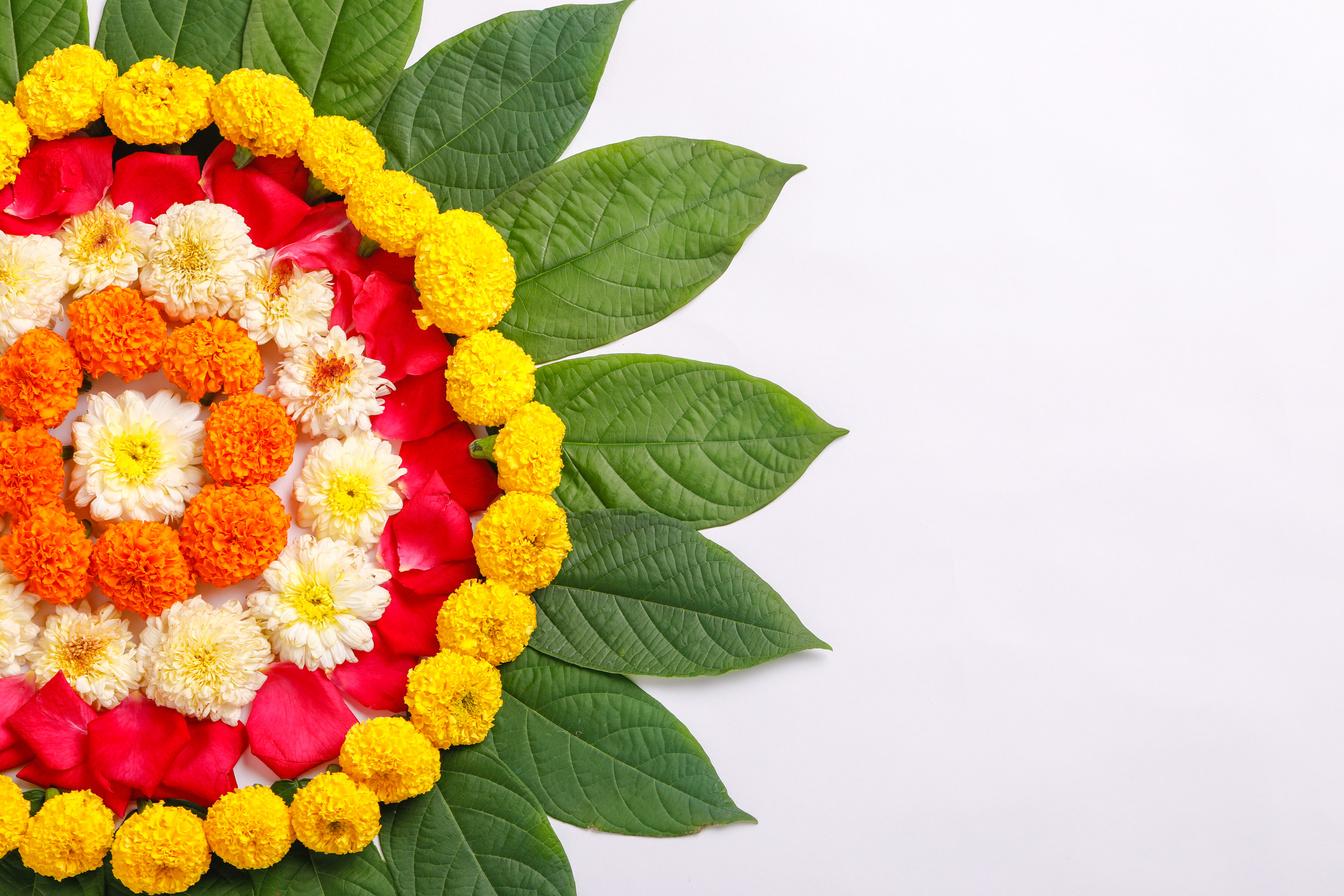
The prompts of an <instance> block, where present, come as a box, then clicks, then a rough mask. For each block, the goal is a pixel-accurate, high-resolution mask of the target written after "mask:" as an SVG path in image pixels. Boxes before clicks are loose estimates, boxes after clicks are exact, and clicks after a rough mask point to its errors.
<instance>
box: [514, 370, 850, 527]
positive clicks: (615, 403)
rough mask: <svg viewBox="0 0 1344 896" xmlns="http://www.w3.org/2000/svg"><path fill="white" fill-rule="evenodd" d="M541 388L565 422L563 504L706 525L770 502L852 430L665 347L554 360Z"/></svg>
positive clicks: (737, 374)
mask: <svg viewBox="0 0 1344 896" xmlns="http://www.w3.org/2000/svg"><path fill="white" fill-rule="evenodd" d="M537 400H538V401H542V402H545V403H546V404H548V405H550V406H551V407H552V408H554V409H555V412H556V413H557V414H559V415H560V417H561V419H563V420H564V421H565V425H566V427H568V429H567V430H566V432H565V444H564V459H565V469H564V476H563V477H562V479H561V481H560V488H559V490H557V491H556V498H557V499H559V501H560V503H561V504H563V505H564V506H565V507H567V508H569V510H571V511H573V512H576V513H577V512H581V511H584V510H597V509H599V508H602V507H623V508H628V509H631V510H651V511H654V512H656V513H662V514H665V515H667V516H670V517H672V518H673V519H678V520H683V521H685V522H688V523H691V524H692V525H694V526H696V527H697V528H700V529H703V528H705V527H707V526H720V525H723V524H724V523H730V522H732V521H733V520H736V519H740V518H742V517H744V516H746V515H747V514H749V513H752V512H754V511H756V510H759V509H760V508H762V507H764V506H765V505H766V504H769V503H770V502H771V501H773V500H774V499H775V498H776V497H778V496H779V494H780V493H781V492H783V491H784V490H785V489H787V488H788V487H789V486H790V485H792V484H793V482H794V480H796V479H797V478H798V477H799V476H801V475H802V474H803V471H804V470H806V469H807V466H808V464H810V463H811V462H812V461H813V459H814V458H816V456H817V455H818V454H820V453H821V450H822V449H823V448H825V447H826V446H827V445H828V444H830V443H831V441H833V440H834V439H835V438H837V437H838V436H841V435H844V433H845V430H843V429H837V428H836V427H834V426H831V425H830V424H829V423H827V422H826V421H825V420H822V419H821V418H820V417H818V416H817V415H816V414H814V413H813V412H812V410H811V409H810V408H808V407H807V405H805V404H803V403H802V402H801V401H799V400H798V399H797V398H794V397H793V396H792V395H790V394H789V393H788V392H785V391H784V390H783V389H781V388H780V387H779V386H776V385H774V384H773V383H768V382H766V381H765V380H762V379H757V378H756V377H753V376H748V375H747V374H745V373H743V372H742V371H740V370H735V369H733V368H732V367H723V366H719V365H716V364H701V363H699V362H698V361H687V360H684V359H682V358H668V357H664V356H662V355H602V356H600V357H596V358H576V359H573V360H569V361H560V362H559V363H556V364H548V365H547V366H545V367H542V368H539V369H538V370H537Z"/></svg>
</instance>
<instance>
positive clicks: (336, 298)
mask: <svg viewBox="0 0 1344 896" xmlns="http://www.w3.org/2000/svg"><path fill="white" fill-rule="evenodd" d="M381 5H382V7H384V10H383V11H384V12H386V13H388V15H386V16H384V17H383V18H385V19H386V20H387V24H385V25H374V26H371V25H369V23H368V22H367V21H365V20H363V19H355V18H343V17H342V14H341V13H340V11H330V15H331V17H332V18H331V19H330V21H328V22H326V23H325V26H327V30H328V31H329V32H330V33H331V34H332V35H333V37H332V40H331V42H330V47H329V48H328V49H327V51H326V60H327V62H328V63H331V64H329V65H323V64H319V65H318V66H317V68H316V70H313V69H310V68H302V67H301V68H299V69H290V68H289V67H288V66H287V65H286V63H285V60H286V59H292V58H297V54H296V53H294V52H288V51H289V50H292V49H293V46H291V45H292V44H293V41H294V40H296V38H295V37H294V33H293V31H292V29H291V30H289V31H286V30H285V29H283V28H275V29H274V30H272V26H273V24H274V18H273V17H274V15H275V12H276V10H277V9H283V7H284V3H283V2H278V3H277V2H263V0H256V2H254V3H253V4H252V5H251V7H250V12H249V13H248V15H247V17H246V18H247V23H246V30H245V31H244V30H242V28H243V25H242V24H241V23H239V22H235V23H234V24H233V25H229V24H227V23H226V22H224V18H226V17H222V18H221V19H220V22H218V23H216V24H214V25H212V26H211V27H212V28H215V29H217V32H218V33H215V32H209V29H206V31H203V32H201V33H199V34H195V35H194V36H191V37H189V36H187V35H186V33H185V31H184V34H183V36H182V38H181V39H180V40H179V42H178V43H177V45H176V46H175V48H172V49H171V50H170V51H169V53H168V54H166V55H163V56H153V57H151V58H147V59H139V58H125V57H124V56H122V55H119V51H118V52H113V51H112V50H109V48H108V47H107V46H106V45H104V44H103V43H102V42H101V38H100V42H99V43H98V45H97V46H96V47H90V46H88V45H87V43H86V42H87V39H88V35H87V33H83V34H81V33H79V32H78V30H76V31H75V32H74V33H70V34H67V35H65V40H66V42H67V43H68V44H69V45H63V44H61V43H59V42H58V43H56V44H54V45H53V46H49V47H45V48H44V47H33V46H23V47H20V54H19V55H20V57H23V56H24V55H25V54H28V55H35V56H36V57H37V58H35V59H34V61H33V64H32V65H31V68H29V69H28V71H27V72H26V73H16V75H17V74H22V77H21V78H17V81H16V83H15V84H14V85H13V87H14V91H13V103H12V104H11V103H0V187H2V188H3V190H0V231H3V233H0V351H2V352H3V355H0V410H2V411H3V414H4V419H3V420H0V456H3V457H4V458H5V463H4V466H3V468H0V513H3V514H4V515H5V517H6V519H7V528H6V530H5V531H4V534H3V535H0V563H2V564H3V571H0V667H3V668H0V673H2V674H3V675H4V676H5V677H3V678H0V757H2V758H3V762H0V766H3V767H4V768H7V769H13V770H15V771H14V774H15V776H16V777H17V778H18V779H19V780H22V781H26V782H30V783H32V784H34V785H37V789H34V790H30V791H27V792H21V791H20V790H19V788H18V787H16V786H15V785H14V783H13V780H12V779H11V778H4V779H3V780H0V855H3V856H4V859H3V861H2V862H0V883H3V882H5V881H6V880H8V881H9V882H10V883H9V884H8V886H9V888H10V889H15V890H17V889H25V888H27V887H28V886H29V883H33V882H32V878H33V876H34V875H40V876H42V877H45V878H52V879H55V880H57V881H63V880H67V879H78V880H79V882H80V884H79V885H80V887H81V888H82V890H81V892H85V893H88V892H103V891H104V889H106V888H109V887H112V886H113V885H112V883H111V881H116V882H117V883H116V886H117V887H120V888H124V889H127V890H129V891H131V892H134V893H180V892H186V891H188V890H190V889H191V888H192V887H193V886H195V885H196V884H197V883H198V882H200V881H202V879H203V878H205V877H206V876H207V875H209V876H210V878H211V880H212V882H213V883H212V884H211V885H213V886H216V887H218V890H211V892H220V893H234V892H237V893H239V894H242V893H252V892H253V890H254V888H255V890H256V891H257V892H266V893H274V894H281V893H288V892H294V893H308V892H314V891H315V890H314V889H313V888H314V887H315V886H317V884H316V882H315V881H316V878H315V877H314V875H317V874H318V869H319V868H320V869H321V873H322V874H324V875H325V876H326V877H329V878H336V879H343V878H350V879H358V880H360V881H361V884H360V886H362V887H363V890H362V892H368V893H373V894H376V896H395V894H397V893H412V892H421V891H427V890H430V889H432V890H433V891H434V892H445V893H447V892H453V893H457V892H462V893H471V892H478V891H480V890H482V889H483V888H486V889H492V890H503V889H512V890H518V891H522V890H529V891H536V892H556V893H564V892H573V880H572V877H571V875H570V871H569V866H568V863H567V861H566V860H565V858H564V854H563V851H562V850H561V849H560V846H559V841H558V840H556V838H555V836H554V833H553V831H552V830H551V828H550V825H549V822H548V821H547V818H546V816H547V815H550V816H551V817H554V818H557V819H560V820H563V821H567V822H571V823H574V824H578V825H583V826H587V827H595V828H598V829H602V830H609V831H618V832H622V833H629V834H642V835H675V834H686V833H692V832H694V831H696V830H699V829H700V828H702V827H704V826H706V825H709V824H723V823H728V822H732V821H737V820H742V819H746V818H749V817H750V816H748V815H746V813H744V812H742V810H740V809H739V808H738V807H737V806H736V805H735V804H734V803H733V801H732V800H731V799H730V798H729V797H728V795H727V792H726V790H725V788H724V786H723V784H722V783H721V782H720V780H719V778H718V776H717V775H716V774H715V772H714V770H713V767H712V765H711V764H710V762H709V760H708V757H706V756H705V755H704V753H703V751H702V750H701V749H700V748H699V745H698V744H696V742H695V740H694V739H693V738H692V737H691V735H690V733H689V732H687V731H686V729H685V727H684V726H682V725H681V724H680V723H679V722H677V721H676V719H675V718H673V717H672V716H671V715H670V713H668V712H667V710H666V709H664V708H663V707H662V706H661V705H660V704H658V703H657V702H656V701H654V700H653V699H652V698H651V697H649V696H648V695H647V694H645V693H644V692H643V691H642V690H641V689H640V688H639V687H638V686H637V685H635V684H634V683H633V682H632V681H630V679H629V678H627V677H625V676H627V675H635V674H651V675H671V676H684V675H707V674H719V673H722V672H726V671H730V670H733V669H738V668H743V667H746V666H751V665H755V664H757V663H760V662H764V661H765V660H768V659H771V658H774V657H777V656H781V655H784V654H787V653H791V652H794V651H797V650H801V649H806V648H811V647H824V646H825V645H824V644H822V642H820V641H819V640H818V639H817V638H816V637H815V636H813V635H812V634H811V633H810V632H808V631H807V629H806V628H804V627H803V625H802V624H801V623H800V622H799V621H798V619H797V617H796V616H794V614H793V613H792V612H791V611H790V610H789V608H788V607H787V605H786V604H785V603H784V602H783V600H782V598H780V596H779V595H778V594H777V593H776V592H775V591H773V590H772V589H771V588H770V587H769V586H768V585H766V584H765V583H764V582H763V581H761V580H760V579H759V578H758V577H757V576H755V574H754V573H752V572H751V571H750V570H749V569H747V568H746V567H745V566H743V565H742V564H741V563H740V561H738V560H736V558H734V557H733V556H732V555H731V554H728V553H727V552H726V551H724V550H722V549H721V548H718V547H717V546H715V545H714V544H712V543H711V542H709V541H708V540H707V539H705V538H704V536H702V535H700V534H699V532H698V531H697V530H698V529H701V528H705V527H708V526H713V525H719V524H722V523H726V522H731V521H732V520H734V519H737V518H739V517H741V516H744V515H746V514H748V513H751V512H753V511H754V510H756V509H758V508H760V507H762V506H764V505H765V504H767V503H769V502H770V501H771V500H772V499H773V498H774V497H775V496H776V495H778V494H779V493H780V492H782V491H783V490H784V489H785V488H787V487H788V486H789V485H790V484H791V483H792V482H793V481H794V480H795V479H796V478H797V477H798V476H799V475H801V473H802V472H803V470H804V469H805V468H806V466H807V465H808V463H810V462H811V460H812V459H813V458H814V457H815V456H816V455H817V454H818V453H819V452H820V451H821V450H822V448H823V447H825V445H826V444H827V443H829V442H830V441H831V440H832V439H834V438H835V437H836V436H837V435H839V434H841V432H842V431H841V430H837V429H835V428H833V427H830V426H828V425H827V424H825V423H824V422H823V421H822V420H821V419H820V418H818V417H817V416H816V415H815V414H813V413H812V412H811V411H810V410H808V409H807V408H806V407H805V406H804V405H802V404H801V403H800V402H798V401H797V399H795V398H793V397H792V396H790V395H789V394H788V393H786V392H784V391H783V390H782V389H780V388H779V387H777V386H774V385H772V384H769V383H766V382H764V381H761V380H758V379H755V378H753V377H749V376H747V375H746V374H743V373H741V372H739V371H735V370H732V369H731V368H726V367H719V366H715V365H708V364H700V363H697V362H692V361H685V360H681V359H676V358H668V357H662V356H645V355H619V354H618V355H604V356H599V357H595V358H582V359H572V360H568V361H565V360H560V359H562V358H564V357H565V356H567V355H570V354H574V353H576V352H579V351H582V350H583V349H586V348H590V347H593V346H596V345H601V344H604V343H606V342H609V341H611V340H613V339H616V338H618V337H620V336H622V335H625V334H627V333H629V332H633V331H634V330H636V329H639V328H641V327H643V326H647V325H648V324H650V323H653V322H655V321H656V320H658V319H660V318H661V317H663V316H665V315H666V314H668V313H670V312H671V311H673V310H675V309H676V308H677V307H679V306H680V305H682V304H684V303H685V302H686V301H688V300H689V299H691V298H692V297H694V296H695V295H696V294H697V293H698V292H699V291H700V290H702V289H703V288H704V287H705V286H706V285H708V284H709V283H710V282H712V280H714V279H715V278H716V277H717V276H718V274H719V273H721V272H722V270H723V269H724V268H725V267H726V266H727V265H728V263H729V261H730V260H731V258H732V256H733V255H734V253H735V252H736V251H737V250H738V248H739V247H740V246H741V244H742V241H743V240H744V239H745V237H746V236H747V235H748V234H749V233H750V231H751V230H752V229H754V227H755V226H756V225H757V224H758V223H759V222H760V221H761V220H762V219H763V218H764V216H765V215H766V213H767V212H768V210H769V208H770V206H771V204H772V203H773V201H774V199H775V197H776V195H777V194H778V192H779V190H780V188H781V187H782V186H783V184H784V183H785V182H786V181H787V180H788V178H789V177H791V176H792V175H793V174H794V173H796V171H797V170H799V169H798V168H797V167H796V166H788V165H781V164H780V163H778V162H774V161H772V160H770V159H766V158H764V157H762V156H759V155H756V154H755V153H751V152H749V151H747V150H743V149H740V148H737V147H730V146H726V145H724V144H719V143H714V142H712V141H691V140H676V139H672V138H650V139H645V140H636V141H630V142H628V143H625V144H617V145H615V146H613V147H604V148H602V149H599V150H593V151H590V152H588V153H582V154H579V155H577V156H574V157H571V158H569V159H566V160H564V161H559V162H557V161H556V159H557V158H558V157H559V155H560V153H561V151H562V150H563V149H564V145H565V143H567V142H568V139H569V137H570V136H572V134H573V131H574V130H575V129H576V128H577V127H578V124H579V122H580V121H581V120H582V117H583V114H584V113H585V112H586V110H587V107H588V104H589V103H590V102H591V101H592V95H593V90H594V89H595V87H596V83H597V78H598V77H599V76H600V74H601V70H602V67H603V64H604V63H605V59H606V54H607V52H608V50H609V48H610V45H611V42H612V40H613V39H614V36H615V31H616V27H617V24H618V23H619V20H620V17H621V15H622V13H623V12H624V10H625V7H626V5H627V4H626V3H618V4H614V5H607V6H566V7H556V8H554V9H550V10H542V11H539V12H531V13H517V14H512V15H509V16H504V17H501V18H500V19H496V20H494V21H492V22H488V23H486V24H485V25H482V26H480V27H478V28H476V29H472V30H471V31H468V32H466V33H465V34H464V35H459V36H458V37H456V38H452V39H450V40H449V41H446V42H445V43H444V44H442V45H440V46H439V47H438V48H436V49H435V50H433V51H431V53H430V54H429V55H428V56H426V57H425V58H424V59H423V60H421V61H420V62H418V63H416V64H415V65H414V66H412V67H411V68H410V69H408V70H406V71H405V72H401V66H402V65H403V64H404V62H405V60H406V58H407V54H408V53H409V51H410V45H411V42H412V41H413V39H414V32H415V27H414V26H415V24H416V21H417V20H418V15H419V5H418V3H404V2H401V0H384V2H383V3H382V4H381ZM149 6H150V7H153V6H155V3H154V2H151V3H150V4H149ZM403 7H404V8H403ZM244 8H247V7H246V4H245V5H244ZM41 14H42V13H40V12H38V11H35V10H33V9H28V10H27V11H20V10H16V11H15V17H16V22H15V30H16V33H25V34H28V33H39V32H40V33H42V34H44V35H46V36H45V37H44V38H43V39H44V40H52V39H54V38H52V37H51V35H52V34H54V33H56V32H58V31H59V28H58V27H56V26H52V27H51V28H47V29H46V30H43V29H38V28H36V27H35V25H36V23H35V22H34V21H23V19H24V17H25V16H27V17H29V18H32V17H34V16H38V15H41ZM291 14H292V13H291ZM127 15H129V13H126V12H124V11H123V10H122V7H121V6H120V5H118V4H109V7H108V11H107V12H106V13H105V16H104V22H103V29H104V30H107V29H111V30H120V31H121V32H124V33H128V34H130V35H131V37H132V39H131V40H130V41H129V44H128V45H131V46H148V45H153V44H152V41H143V40H137V39H135V36H136V34H142V33H144V32H146V31H147V30H148V29H150V28H151V27H157V26H152V23H149V22H143V21H140V20H138V19H136V18H134V17H131V18H126V16H127ZM268 16H271V17H272V18H269V19H268ZM408 25H409V28H408V27H407V26H408ZM20 26H23V27H22V28H21V27H20ZM370 27H372V28H373V29H374V31H375V32H376V31H378V29H379V28H382V29H383V32H382V33H380V34H374V35H372V36H373V37H378V38H380V40H381V41H382V45H383V51H382V52H381V53H379V52H373V51H370V50H368V47H369V46H371V45H373V44H371V43H370V34H369V33H368V30H369V28H370ZM230 28H235V29H236V31H230V30H229V29H230ZM25 29H26V30H25ZM53 29H54V30H53ZM557 34H559V35H568V34H573V35H581V36H582V38H583V39H582V40H578V39H576V40H557V39H556V38H555V35H557ZM193 41H194V43H193ZM286 41H288V42H289V44H286ZM240 42H241V43H240ZM373 43H374V44H377V43H378V42H377V41H375V42H373ZM217 46H241V47H242V49H241V51H239V52H240V53H241V57H240V58H239V59H237V60H236V61H235V64H234V65H232V66H231V67H228V68H224V69H222V70H221V69H220V68H219V65H220V63H219V62H218V60H219V55H218V53H217V52H214V50H215V49H216V48H217ZM501 46H512V47H518V46H526V47H529V48H530V52H531V54H532V57H531V61H530V62H529V63H527V64H526V65H525V66H523V67H522V68H518V67H517V66H519V65H520V64H521V63H519V62H517V61H516V60H514V59H513V56H512V54H511V55H510V56H509V57H508V58H507V59H506V60H505V61H504V62H503V66H504V67H503V69H501V68H500V67H499V65H498V64H495V63H496V62H498V60H497V59H496V56H498V53H497V50H498V48H499V47H501ZM39 49H40V50H42V52H41V53H37V52H36V51H37V50H39ZM527 55H528V54H523V56H527ZM168 56H171V57H172V58H168ZM356 57H357V58H359V59H360V60H361V62H360V65H359V66H356V67H353V68H352V67H349V66H345V67H344V68H343V64H344V63H345V62H348V61H349V60H350V59H353V58H356ZM520 58H521V57H520ZM205 59H209V60H213V61H214V62H213V67H211V66H207V65H197V64H194V63H195V61H197V60H205ZM538 59H540V60H542V62H541V63H539V62H538V61H537V60H538ZM481 60H495V62H492V63H491V64H490V65H481V64H477V63H479V62H480V61H481ZM356 70H357V74H352V72H355V71H356ZM328 71H332V72H335V73H338V74H334V75H333V76H332V79H331V80H326V79H325V78H326V73H327V72H328ZM538 72H549V73H548V74H546V75H545V77H543V76H542V75H540V74H538ZM351 79H353V81H352V80H351ZM362 122H374V127H373V129H372V130H371V129H370V127H369V126H367V125H366V124H365V123H362ZM551 361H555V362H558V363H549V364H544V365H543V366H541V367H538V366H537V364H538V363H539V362H551ZM356 712H358V715H356ZM263 769H264V770H265V771H264V772H263V771H262V770H263ZM239 770H242V771H243V774H244V777H245V779H246V777H247V776H252V777H254V778H255V777H261V778H262V779H263V780H264V782H265V783H263V784H253V785H251V786H244V787H241V788H240V787H239V786H238V784H239V781H238V772H239ZM314 771H316V772H317V774H316V775H315V776H314V777H311V778H309V777H304V776H305V775H306V774H309V773H311V772H314ZM268 775H269V777H267V776H268ZM272 782H273V783H272ZM517 832H527V835H528V836H525V837H519V836H514V835H513V834H514V833H517ZM375 841H377V842H375ZM464 853H466V854H470V855H472V856H473V857H474V859H473V860H472V861H470V862H465V863H458V862H456V861H454V860H453V857H454V856H459V855H461V854H464ZM435 855H442V857H443V858H442V861H438V860H436V859H434V858H433V857H434V856H435ZM450 865H451V867H450ZM25 875H27V877H25ZM33 886H34V887H36V886H38V884H36V883H33ZM43 886H45V885H43Z"/></svg>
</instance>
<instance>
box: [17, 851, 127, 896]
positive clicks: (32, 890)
mask: <svg viewBox="0 0 1344 896" xmlns="http://www.w3.org/2000/svg"><path fill="white" fill-rule="evenodd" d="M103 892H104V887H103V870H102V869H101V868H99V869H98V870H96V871H90V872H89V873H88V874H80V875H78V876H76V877H67V878H66V879H65V880H56V879H55V878H51V877H43V876H42V875H40V874H34V873H33V872H31V871H29V870H28V868H27V866H25V865H24V864H23V860H22V859H20V858H19V851H18V850H17V849H16V850H14V851H13V852H11V853H9V854H8V855H7V856H5V857H4V858H3V859H0V893H3V894H5V896H102V894H103Z"/></svg>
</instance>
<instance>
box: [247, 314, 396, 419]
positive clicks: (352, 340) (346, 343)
mask: <svg viewBox="0 0 1344 896" xmlns="http://www.w3.org/2000/svg"><path fill="white" fill-rule="evenodd" d="M384 369H385V368H384V367H383V365H382V364H381V363H379V362H378V361H375V360H373V359H372V358H366V357H364V339H363V338H362V337H360V336H353V337H350V336H346V335H345V331H344V330H342V329H341V328H340V327H332V328H331V332H330V333H329V334H327V335H326V336H314V337H312V338H311V339H309V340H308V341H307V342H306V343H302V344H300V345H296V346H294V348H292V349H290V350H289V352H287V353H286V354H285V360H283V361H281V362H280V366H279V367H278V368H277V370H276V380H275V385H273V386H271V397H272V398H275V399H276V400H278V401H279V402H280V403H281V404H282V405H284V406H285V410H286V411H288V412H289V416H290V418H291V419H292V420H293V421H294V422H295V423H297V424H299V426H300V427H301V428H302V429H303V431H304V432H306V433H307V434H308V435H310V436H348V435H350V434H351V433H353V432H359V431H361V430H362V431H364V432H368V431H369V429H370V423H369V418H370V417H376V416H378V415H379V414H381V413H382V412H383V400H382V398H381V396H383V395H387V394H388V393H389V392H391V391H392V383H391V382H390V381H388V380H385V379H383V376H382V374H383V370H384Z"/></svg>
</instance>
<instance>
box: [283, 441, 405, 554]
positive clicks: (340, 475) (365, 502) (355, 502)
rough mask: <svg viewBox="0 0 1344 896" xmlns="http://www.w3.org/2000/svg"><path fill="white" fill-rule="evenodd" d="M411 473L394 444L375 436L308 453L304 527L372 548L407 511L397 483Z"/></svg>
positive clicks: (301, 492)
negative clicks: (393, 519)
mask: <svg viewBox="0 0 1344 896" xmlns="http://www.w3.org/2000/svg"><path fill="white" fill-rule="evenodd" d="M405 472H406V471H405V470H403V469H402V468H401V458H399V457H397V455H396V454H393V453H392V445H391V444H390V443H388V442H386V441H384V440H382V439H380V438H378V437H377V436H375V435H373V434H372V433H367V432H361V433H356V434H355V435H353V436H351V437H350V438H348V439H326V440H325V441H323V442H321V443H319V444H318V445H316V446H315V447H313V448H312V450H310V451H309V452H308V456H307V457H305V458H304V459H303V469H302V470H301V471H300V472H299V478H298V479H297V480H296V481H295V483H294V500H295V501H296V502H298V518H299V525H300V526H304V527H306V528H309V529H312V530H313V532H315V533H316V534H317V537H318V538H343V539H345V540H346V541H349V542H353V543H355V544H357V545H359V546H360V547H369V546H370V545H372V544H374V543H376V542H377V541H378V538H379V536H381V535H382V534H383V527H384V526H386V525H387V518H388V517H389V516H391V515H392V514H394V513H396V512H397V511H398V510H401V494H400V493H399V492H398V491H397V489H396V488H395V487H394V486H393V485H392V483H394V482H396V481H397V479H399V478H401V476H402V474H403V473H405Z"/></svg>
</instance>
